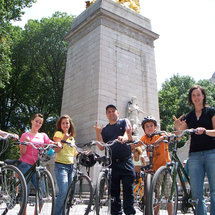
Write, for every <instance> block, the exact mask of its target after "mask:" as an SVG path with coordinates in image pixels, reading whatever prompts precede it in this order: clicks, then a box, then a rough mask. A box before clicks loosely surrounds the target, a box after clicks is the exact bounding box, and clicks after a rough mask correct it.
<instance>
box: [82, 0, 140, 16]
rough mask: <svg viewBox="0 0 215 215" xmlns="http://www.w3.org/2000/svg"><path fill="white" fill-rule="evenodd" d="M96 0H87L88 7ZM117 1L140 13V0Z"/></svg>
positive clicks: (116, 0)
mask: <svg viewBox="0 0 215 215" xmlns="http://www.w3.org/2000/svg"><path fill="white" fill-rule="evenodd" d="M95 1H96V0H92V1H85V3H86V8H88V7H89V6H90V5H91V4H93V3H94V2H95ZM114 1H115V2H117V3H119V4H122V5H123V6H125V7H127V8H129V9H131V10H133V11H135V12H137V13H140V3H139V0H114Z"/></svg>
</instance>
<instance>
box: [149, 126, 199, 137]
mask: <svg viewBox="0 0 215 215" xmlns="http://www.w3.org/2000/svg"><path fill="white" fill-rule="evenodd" d="M176 132H180V131H176ZM195 132H197V130H196V129H193V128H191V129H185V130H183V131H182V132H181V133H180V134H178V135H176V134H174V133H171V134H169V133H168V132H166V131H156V132H154V133H152V134H150V137H153V136H154V135H160V136H162V135H165V136H167V137H168V138H173V137H175V138H179V137H182V136H183V135H184V134H185V133H189V134H191V133H195Z"/></svg>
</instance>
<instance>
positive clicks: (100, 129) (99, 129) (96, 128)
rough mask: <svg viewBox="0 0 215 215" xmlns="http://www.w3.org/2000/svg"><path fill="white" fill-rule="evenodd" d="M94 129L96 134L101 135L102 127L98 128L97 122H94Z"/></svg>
mask: <svg viewBox="0 0 215 215" xmlns="http://www.w3.org/2000/svg"><path fill="white" fill-rule="evenodd" d="M94 128H95V131H96V134H101V133H102V128H103V125H102V126H98V122H97V121H96V124H95V125H94Z"/></svg>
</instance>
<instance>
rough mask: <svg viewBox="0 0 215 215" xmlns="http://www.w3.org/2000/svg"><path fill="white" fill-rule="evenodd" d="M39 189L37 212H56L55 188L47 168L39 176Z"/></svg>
mask: <svg viewBox="0 0 215 215" xmlns="http://www.w3.org/2000/svg"><path fill="white" fill-rule="evenodd" d="M39 185H40V186H39V189H38V190H37V192H36V210H37V214H41V215H42V214H44V215H48V214H54V210H55V188H54V181H53V179H52V176H51V173H50V172H49V171H47V170H43V171H42V172H41V175H40V178H39Z"/></svg>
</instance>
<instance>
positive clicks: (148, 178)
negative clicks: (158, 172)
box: [145, 174, 152, 215]
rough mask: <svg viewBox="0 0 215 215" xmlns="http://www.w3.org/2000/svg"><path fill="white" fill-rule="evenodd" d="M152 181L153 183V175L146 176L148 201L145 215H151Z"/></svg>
mask: <svg viewBox="0 0 215 215" xmlns="http://www.w3.org/2000/svg"><path fill="white" fill-rule="evenodd" d="M151 181H152V175H151V174H147V175H146V184H145V189H146V191H145V193H146V199H145V202H146V204H145V215H148V214H150V207H149V205H150V198H149V196H150V189H151Z"/></svg>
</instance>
